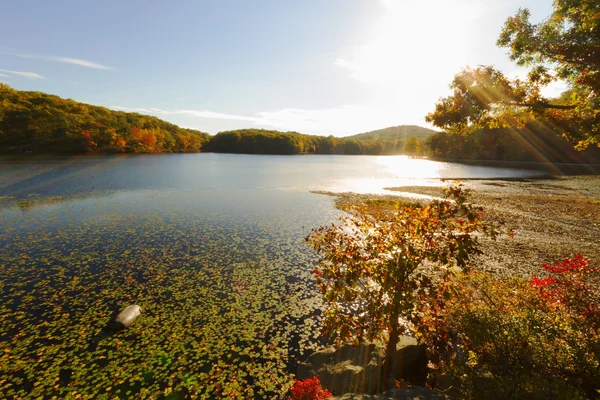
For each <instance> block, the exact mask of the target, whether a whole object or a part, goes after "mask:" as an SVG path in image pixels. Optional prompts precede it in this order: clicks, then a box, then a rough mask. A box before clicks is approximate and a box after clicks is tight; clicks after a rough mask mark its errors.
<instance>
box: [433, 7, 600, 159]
mask: <svg viewBox="0 0 600 400" xmlns="http://www.w3.org/2000/svg"><path fill="white" fill-rule="evenodd" d="M599 15H600V2H598V1H597V0H556V1H554V10H553V13H552V14H551V15H550V16H549V17H548V18H546V19H545V20H543V21H541V22H539V23H537V24H534V23H532V22H531V21H530V12H529V10H527V9H520V10H519V11H518V12H517V14H516V15H514V16H512V17H510V18H509V19H508V20H507V21H506V23H505V25H504V27H503V29H502V32H501V33H500V37H499V39H498V41H497V45H498V46H500V47H505V48H508V50H509V53H508V55H509V58H510V59H511V60H512V61H515V62H516V63H517V65H519V66H522V67H526V68H528V69H529V72H528V75H527V77H526V78H524V79H519V78H515V79H510V78H508V77H506V76H505V75H504V74H503V73H502V72H501V71H499V70H498V69H496V68H494V67H491V66H480V67H477V68H474V69H471V68H465V69H464V70H463V71H461V72H459V73H458V74H457V75H456V76H455V78H454V80H453V81H452V83H451V85H450V88H451V89H452V91H453V93H452V94H451V95H450V96H448V97H446V98H442V99H440V100H439V101H438V103H437V104H436V107H435V111H433V112H432V113H430V114H428V115H427V117H426V120H427V121H428V122H430V123H432V124H433V125H435V126H437V127H440V128H443V129H445V130H449V131H453V132H455V133H465V132H469V131H471V130H474V129H478V128H485V127H492V128H493V127H501V126H504V127H508V126H515V125H516V126H523V124H524V123H526V121H527V120H530V119H531V118H539V119H542V120H545V121H547V122H550V123H552V124H553V125H554V126H555V127H556V129H557V130H558V131H559V132H560V133H561V134H562V135H563V136H564V137H565V138H567V139H569V140H571V141H572V142H574V144H575V145H576V147H577V148H578V149H585V148H586V147H588V146H590V145H597V146H599V147H600V18H599ZM558 80H562V81H564V82H566V83H567V85H568V89H567V90H566V91H565V92H564V93H563V94H562V95H561V96H560V97H558V98H556V99H550V98H547V97H546V96H544V95H543V93H542V89H543V88H544V87H545V86H547V85H549V84H550V83H552V82H555V81H558Z"/></svg>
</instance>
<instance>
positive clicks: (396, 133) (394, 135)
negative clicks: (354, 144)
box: [346, 125, 438, 141]
mask: <svg viewBox="0 0 600 400" xmlns="http://www.w3.org/2000/svg"><path fill="white" fill-rule="evenodd" d="M437 132H438V131H434V130H433V129H427V128H423V127H421V126H416V125H399V126H390V127H389V128H384V129H378V130H375V131H371V132H365V133H358V134H356V135H352V136H347V137H346V139H351V140H358V141H370V140H401V141H406V140H407V139H408V138H409V137H411V136H415V137H416V138H417V139H419V141H424V140H426V139H427V138H428V137H429V136H431V135H433V134H434V133H437Z"/></svg>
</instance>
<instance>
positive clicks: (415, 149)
mask: <svg viewBox="0 0 600 400" xmlns="http://www.w3.org/2000/svg"><path fill="white" fill-rule="evenodd" d="M402 153H403V154H406V155H409V156H416V155H419V154H421V142H419V139H418V138H417V137H416V136H411V137H409V138H408V140H407V141H406V142H404V146H402Z"/></svg>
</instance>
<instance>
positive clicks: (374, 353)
mask: <svg viewBox="0 0 600 400" xmlns="http://www.w3.org/2000/svg"><path fill="white" fill-rule="evenodd" d="M396 359H397V375H396V379H397V380H404V381H407V382H410V383H414V384H424V382H425V380H426V378H427V355H426V351H425V348H424V346H419V345H417V341H416V340H415V339H414V338H411V337H408V336H403V337H401V338H400V341H399V343H398V346H397V347H396ZM384 361H385V347H384V346H383V345H382V344H375V343H364V344H360V345H358V346H351V345H345V346H341V347H338V348H335V347H329V348H326V349H323V350H320V351H317V352H315V353H313V354H312V355H311V356H310V357H309V358H308V359H307V360H306V361H305V362H304V363H302V364H300V365H299V366H298V373H297V376H296V377H297V379H301V380H302V379H306V378H310V377H313V376H317V377H318V378H319V380H320V381H321V385H322V386H323V387H324V388H326V389H328V390H329V391H330V392H331V393H333V394H334V395H340V394H344V393H367V394H375V393H381V392H383V391H384V386H383V384H384V379H383V377H382V374H383V363H384Z"/></svg>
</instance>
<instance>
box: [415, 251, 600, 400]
mask: <svg viewBox="0 0 600 400" xmlns="http://www.w3.org/2000/svg"><path fill="white" fill-rule="evenodd" d="M543 268H544V269H545V270H546V271H548V272H549V273H550V276H547V277H533V278H531V279H526V278H522V277H497V276H493V275H490V274H485V273H481V272H473V273H470V274H464V275H462V276H458V277H456V278H454V279H450V280H447V281H446V282H445V283H444V285H441V286H440V288H439V289H438V290H437V292H436V296H435V298H434V299H431V298H422V301H423V302H422V309H421V312H420V313H419V316H418V318H417V320H416V321H415V327H416V329H417V332H418V337H419V338H420V340H421V341H423V342H425V343H426V344H427V345H428V349H429V351H430V353H431V354H430V355H431V360H432V361H433V362H435V363H436V367H437V369H438V371H437V373H438V374H442V373H449V374H452V375H454V376H456V377H460V378H461V380H462V385H463V389H464V391H465V395H466V396H467V397H475V398H484V397H485V398H528V399H535V398H540V399H542V398H585V397H594V396H597V394H598V392H597V391H598V390H599V389H600V334H599V329H598V328H599V326H600V325H599V312H598V297H599V294H600V292H599V291H598V290H597V289H595V288H594V285H593V284H592V283H591V282H590V281H591V280H592V279H593V275H594V274H595V273H596V272H597V269H595V268H591V267H590V266H589V260H587V259H586V258H585V257H582V256H580V255H577V256H575V257H574V258H566V259H564V260H562V261H560V262H556V263H554V264H552V265H544V266H543Z"/></svg>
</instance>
